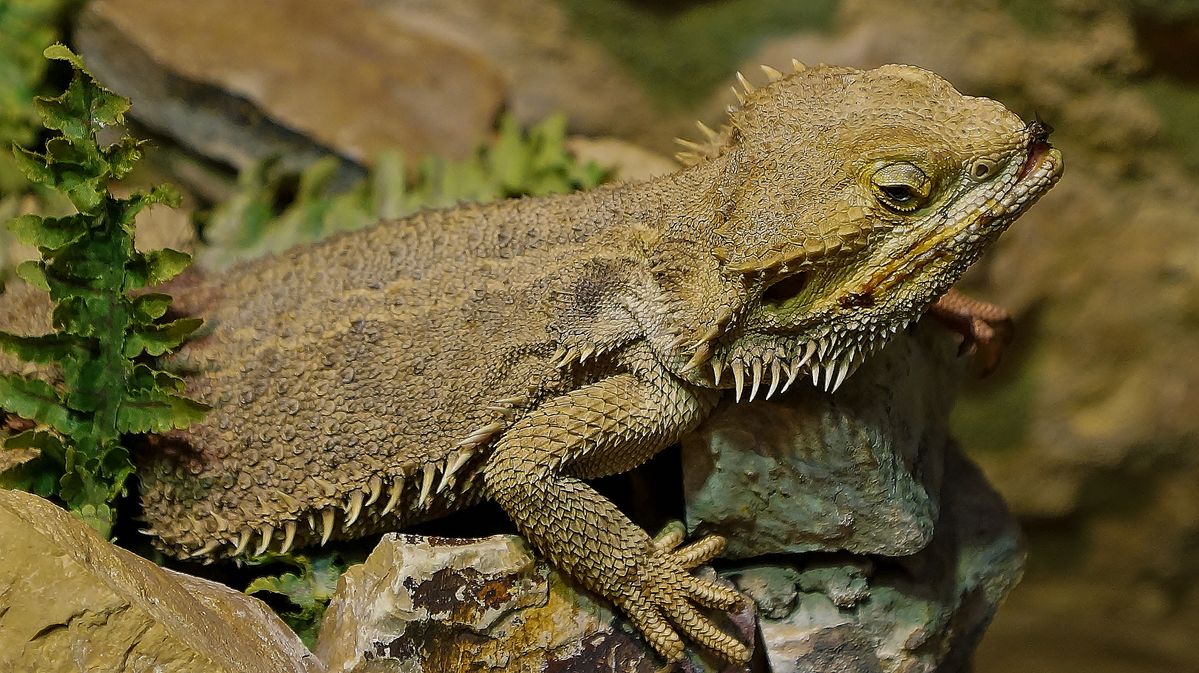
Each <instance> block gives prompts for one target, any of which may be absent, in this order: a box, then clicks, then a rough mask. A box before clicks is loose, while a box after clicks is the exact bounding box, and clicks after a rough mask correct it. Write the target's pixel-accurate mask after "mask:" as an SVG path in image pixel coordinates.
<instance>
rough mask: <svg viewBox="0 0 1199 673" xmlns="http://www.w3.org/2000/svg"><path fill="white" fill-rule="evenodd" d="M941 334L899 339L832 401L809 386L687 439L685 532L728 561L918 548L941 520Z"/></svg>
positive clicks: (944, 387) (951, 375) (953, 379)
mask: <svg viewBox="0 0 1199 673" xmlns="http://www.w3.org/2000/svg"><path fill="white" fill-rule="evenodd" d="M955 348H956V343H955V337H951V336H949V335H948V334H946V333H945V330H944V329H943V328H941V327H940V326H939V325H935V324H934V325H927V326H926V325H922V326H921V328H920V329H919V332H918V334H917V335H916V336H908V335H906V334H901V335H899V336H898V337H896V338H895V339H894V340H893V342H892V343H891V344H890V345H889V346H887V348H886V349H884V351H882V352H881V353H879V354H878V355H877V356H876V357H874V358H871V359H870V360H869V361H868V362H867V363H866V364H864V365H863V366H862V368H861V370H860V371H858V372H857V373H856V374H854V375H853V376H852V377H850V379H849V380H848V381H847V382H846V384H845V385H844V387H843V388H842V389H841V391H840V392H838V394H837V395H836V396H830V395H827V394H824V393H822V392H817V391H815V390H814V389H812V388H811V387H810V386H797V389H796V390H794V391H792V392H790V393H788V394H787V395H785V396H782V397H777V398H775V400H774V401H757V402H753V403H749V404H746V403H741V404H737V405H735V406H734V405H731V404H728V403H727V402H726V405H727V406H725V407H723V408H722V409H720V410H718V411H717V413H716V414H715V415H714V416H713V417H712V418H711V419H709V420H708V421H706V422H705V423H704V425H703V426H702V427H701V428H700V429H699V430H697V431H696V432H695V433H692V434H691V435H689V436H688V437H686V438H684V440H683V483H684V489H685V494H686V500H687V523H688V526H689V527H690V528H691V530H692V531H693V532H695V533H696V534H703V533H720V534H723V535H726V536H727V537H728V538H729V546H728V549H727V550H726V552H725V554H726V555H727V556H732V557H746V556H755V555H760V554H774V553H785V552H805V551H833V550H848V551H851V552H855V553H863V554H882V555H886V556H899V555H906V554H912V553H914V552H916V551H918V550H920V549H922V548H923V547H924V546H925V545H926V544H927V543H928V541H929V539H930V538H931V537H932V534H933V527H934V523H935V522H936V520H937V512H938V504H937V491H938V489H939V488H940V481H941V461H942V455H943V453H944V447H945V445H946V444H947V442H948V441H949V439H948V429H947V428H948V415H949V409H950V407H951V405H952V400H953V391H954V389H955V388H956V386H957V379H958V376H959V375H960V368H959V367H954V366H946V364H945V363H946V362H947V361H948V362H952V361H953V355H952V354H953V352H954V349H955Z"/></svg>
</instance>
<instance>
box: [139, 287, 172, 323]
mask: <svg viewBox="0 0 1199 673" xmlns="http://www.w3.org/2000/svg"><path fill="white" fill-rule="evenodd" d="M170 307H171V295H169V294H161V293H157V292H151V293H147V294H141V295H138V296H137V297H134V299H133V313H134V315H136V316H137V318H138V319H139V320H141V321H143V322H152V321H154V320H158V319H159V318H161V317H162V316H163V315H165V314H166V312H167V309H169V308H170Z"/></svg>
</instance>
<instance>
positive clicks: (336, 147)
mask: <svg viewBox="0 0 1199 673" xmlns="http://www.w3.org/2000/svg"><path fill="white" fill-rule="evenodd" d="M76 41H77V43H78V45H79V47H80V48H81V50H82V52H83V54H84V56H85V57H86V59H87V63H88V65H89V67H90V68H91V70H92V71H93V73H94V74H95V75H96V76H97V77H98V78H99V79H100V80H102V81H103V82H105V83H106V84H107V85H108V86H110V87H111V88H112V89H114V90H115V91H117V92H118V93H121V94H124V95H126V96H129V97H130V98H131V99H132V100H133V110H134V112H133V114H134V115H135V116H136V117H137V118H138V119H140V120H142V121H143V122H145V123H146V124H147V125H149V126H151V127H153V128H155V129H156V130H158V131H159V132H161V133H164V134H166V135H169V136H172V137H174V138H176V139H177V140H179V141H180V142H182V143H183V144H184V145H187V146H190V147H192V148H194V149H196V150H198V151H199V152H201V153H202V154H205V155H207V156H209V157H212V158H215V159H219V160H222V161H225V162H228V163H231V164H233V165H234V166H236V167H239V168H244V167H246V166H247V165H249V164H250V163H252V162H254V161H256V160H258V159H261V158H263V157H265V156H267V155H270V154H280V155H284V156H286V157H287V158H288V159H289V160H292V161H296V162H297V163H302V162H304V161H307V160H310V159H311V158H313V157H314V156H316V155H317V154H319V153H320V152H321V151H333V152H335V153H337V154H339V155H341V156H342V157H344V158H346V159H348V160H349V161H352V162H358V163H362V162H369V161H370V159H371V158H372V157H373V156H374V155H375V153H376V152H378V151H380V150H383V149H395V148H398V149H401V150H403V151H404V152H406V153H408V154H409V155H410V156H422V155H426V154H437V155H442V156H448V157H460V156H463V155H465V154H467V153H468V152H470V151H472V150H474V148H475V147H476V146H477V145H478V144H480V143H481V142H482V141H483V139H484V138H485V136H486V134H487V133H488V132H489V131H490V129H491V126H492V123H493V121H494V119H495V116H496V114H497V112H498V111H499V109H500V106H501V103H502V101H503V88H502V85H501V81H500V78H499V75H498V74H497V73H496V71H495V70H494V69H492V68H491V67H490V66H489V65H487V63H485V62H484V61H482V60H481V59H480V58H478V57H477V56H475V55H474V54H473V53H467V52H464V51H463V50H461V49H458V48H456V47H454V46H451V45H449V44H447V43H446V42H445V41H443V40H439V39H436V38H433V37H430V36H428V35H427V34H423V33H419V32H415V31H412V30H405V29H404V28H403V27H402V26H398V25H396V24H394V23H392V22H389V21H384V20H381V19H380V16H379V14H378V13H377V12H375V11H372V10H371V9H370V7H369V5H368V3H364V2H357V1H351V2H338V3H326V2H299V1H295V0H289V1H280V2H240V1H238V0H205V2H182V1H179V0H173V1H168V2H162V1H160V0H98V1H97V2H92V3H89V4H88V5H87V7H86V8H85V9H84V11H83V13H82V16H81V17H80V23H79V27H78V30H77V32H76Z"/></svg>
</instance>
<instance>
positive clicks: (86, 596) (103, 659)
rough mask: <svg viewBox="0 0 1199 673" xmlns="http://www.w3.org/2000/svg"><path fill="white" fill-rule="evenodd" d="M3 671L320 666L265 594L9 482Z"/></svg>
mask: <svg viewBox="0 0 1199 673" xmlns="http://www.w3.org/2000/svg"><path fill="white" fill-rule="evenodd" d="M0 559H3V562H2V563H0V671H38V672H39V673H56V672H63V673H66V672H71V673H85V672H86V673H100V672H108V671H112V672H114V673H115V672H117V671H120V672H126V671H129V672H133V671H145V672H146V673H151V672H153V673H185V672H191V671H194V672H195V673H257V672H262V673H320V672H322V671H323V670H324V667H323V666H321V665H320V663H319V662H318V661H317V660H316V658H315V657H313V656H312V655H311V654H309V653H308V651H307V650H306V649H305V648H304V646H303V644H302V643H301V642H300V640H299V638H298V637H296V635H295V634H294V633H292V632H291V630H290V629H288V627H287V626H286V625H285V624H284V623H283V622H282V621H280V620H279V618H278V617H276V616H275V615H274V613H272V612H271V611H270V609H268V608H267V607H266V605H264V604H263V603H261V602H260V601H258V600H257V599H254V598H250V597H248V596H246V595H245V594H242V593H241V592H238V591H234V590H232V589H230V588H228V587H225V586H223V585H221V584H217V583H215V582H210V581H207V580H203V579H199V578H196V577H191V576H188V575H183V574H181V573H176V572H172V571H170V570H164V569H162V568H159V567H157V566H155V565H154V564H153V563H150V562H149V561H147V560H145V559H143V558H140V557H138V556H135V555H134V554H132V553H130V552H128V551H125V550H124V549H120V548H118V547H116V546H114V545H112V544H110V543H108V542H106V541H104V540H102V539H100V538H99V536H97V535H96V533H95V532H93V531H92V530H91V529H90V528H88V527H87V526H86V525H85V524H84V523H83V522H82V521H81V520H80V519H78V518H76V517H74V516H72V515H71V514H69V513H67V512H65V511H63V510H62V509H59V508H58V507H55V506H54V505H53V504H51V503H50V502H48V501H46V500H43V499H42V498H39V497H37V496H33V495H29V494H27V493H21V492H18V491H8V490H0Z"/></svg>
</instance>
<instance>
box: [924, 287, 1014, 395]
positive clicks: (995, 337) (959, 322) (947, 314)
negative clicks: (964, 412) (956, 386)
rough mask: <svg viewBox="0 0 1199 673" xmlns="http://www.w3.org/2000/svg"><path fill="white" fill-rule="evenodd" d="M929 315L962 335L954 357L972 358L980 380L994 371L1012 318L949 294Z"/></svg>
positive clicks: (1000, 309) (1000, 310) (986, 305)
mask: <svg viewBox="0 0 1199 673" xmlns="http://www.w3.org/2000/svg"><path fill="white" fill-rule="evenodd" d="M929 312H930V313H931V314H932V315H933V316H935V317H936V318H937V319H938V320H940V321H941V322H942V323H943V324H945V325H946V326H947V327H948V328H949V329H951V330H953V331H954V332H957V333H958V334H960V335H962V345H961V346H960V347H959V348H958V355H973V356H975V357H976V358H977V359H978V362H979V363H980V364H981V365H982V373H983V375H984V376H985V375H987V374H990V373H991V372H992V371H994V370H995V367H996V365H998V364H999V358H1000V356H1002V355H1003V349H1004V347H1006V346H1007V344H1008V342H1009V341H1011V332H1012V318H1011V315H1010V314H1008V312H1007V311H1006V310H1004V309H1003V307H1000V306H996V305H995V304H991V303H988V302H985V301H980V300H978V299H974V298H973V297H969V296H967V295H965V294H962V293H961V292H958V291H957V290H950V291H949V292H947V293H945V295H944V296H942V297H941V298H940V299H938V300H937V301H936V302H935V303H934V304H933V305H932V306H931V307H930V309H929Z"/></svg>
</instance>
